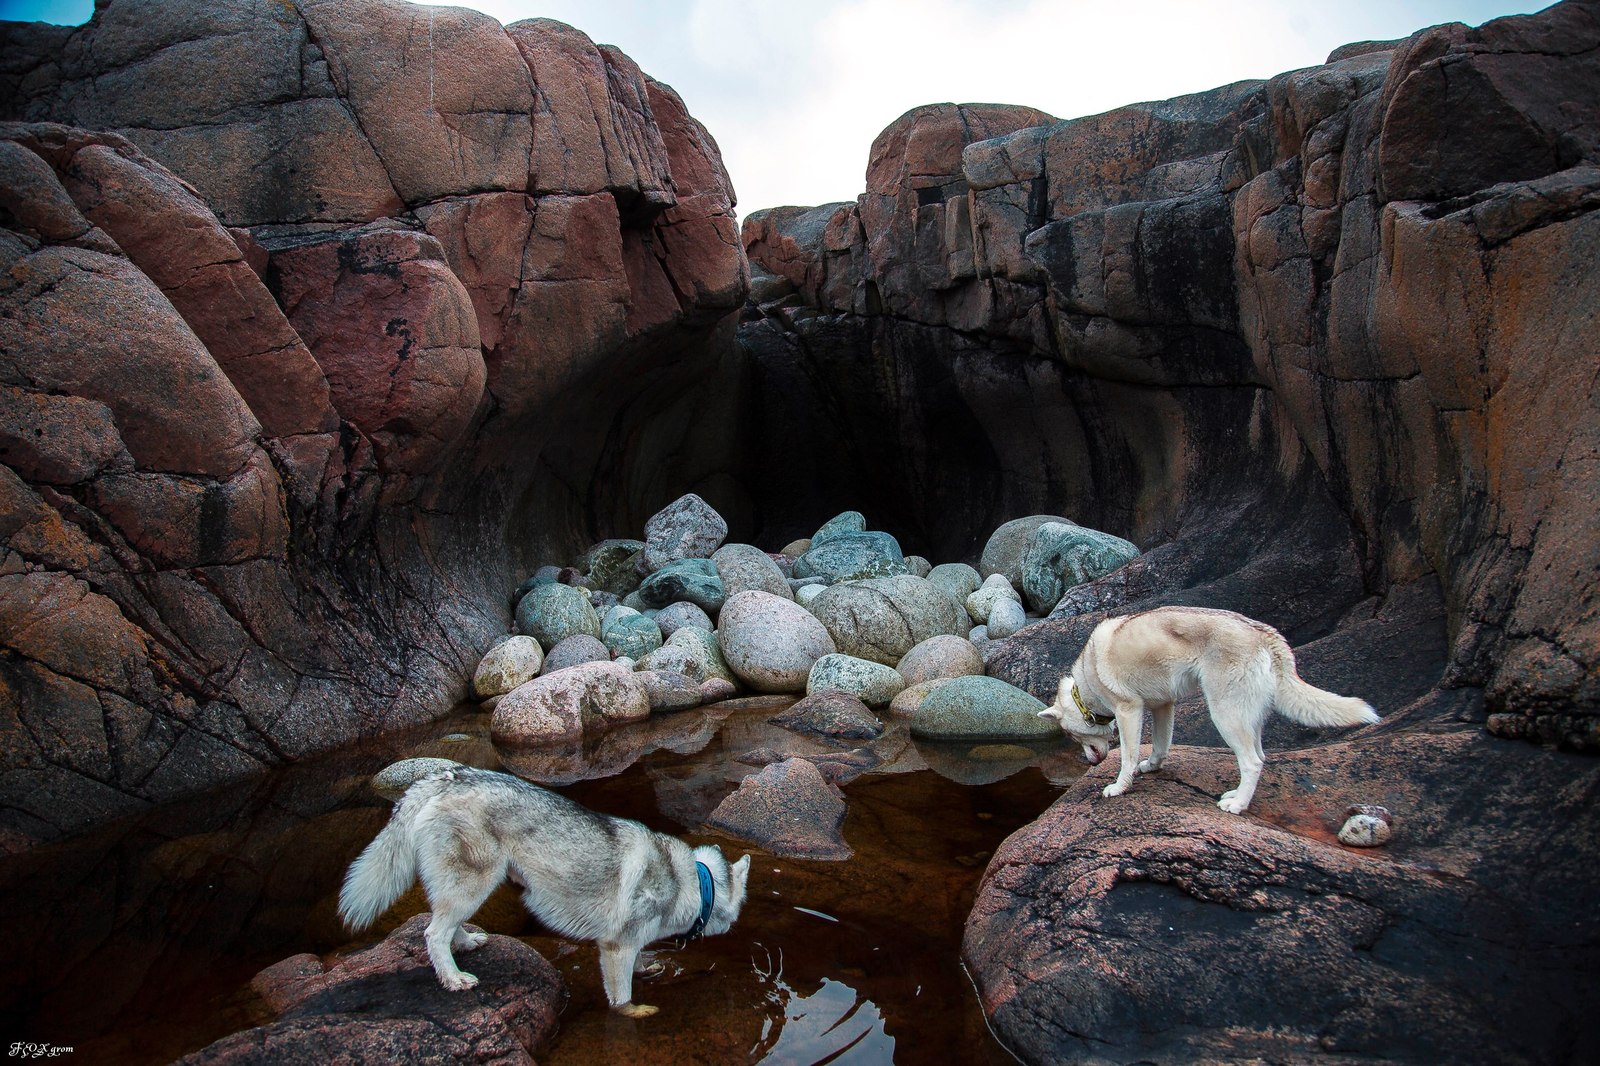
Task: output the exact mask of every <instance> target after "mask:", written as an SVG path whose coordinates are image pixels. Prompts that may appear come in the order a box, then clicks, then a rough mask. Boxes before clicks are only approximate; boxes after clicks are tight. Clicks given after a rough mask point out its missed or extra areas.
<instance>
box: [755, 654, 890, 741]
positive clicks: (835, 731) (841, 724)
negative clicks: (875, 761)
mask: <svg viewBox="0 0 1600 1066" xmlns="http://www.w3.org/2000/svg"><path fill="white" fill-rule="evenodd" d="M819 661H821V660H819ZM768 721H770V722H771V723H772V724H773V725H776V726H782V727H783V728H784V729H787V730H790V731H791V732H795V733H802V734H807V735H810V736H818V737H832V738H846V739H850V740H871V739H872V738H873V737H876V736H879V735H881V734H882V733H883V723H882V722H880V721H879V720H878V716H877V715H875V714H873V713H872V712H871V711H870V710H868V709H867V705H866V704H865V703H863V702H862V701H861V699H860V698H859V697H857V696H856V695H854V694H853V693H850V692H841V691H838V690H835V689H825V690H823V691H821V692H817V693H814V694H812V695H810V696H807V697H806V698H805V699H803V700H800V701H799V702H798V703H796V704H795V705H794V706H793V707H790V708H789V709H788V710H787V711H784V712H783V713H782V714H777V715H774V716H773V717H772V718H770V719H768Z"/></svg>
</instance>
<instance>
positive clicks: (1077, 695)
mask: <svg viewBox="0 0 1600 1066" xmlns="http://www.w3.org/2000/svg"><path fill="white" fill-rule="evenodd" d="M1196 692H1199V693H1201V694H1202V695H1204V696H1205V700H1206V706H1207V707H1209V708H1210V710H1211V721H1212V723H1213V724H1214V725H1215V726H1216V727H1217V732H1218V733H1220V734H1222V739H1223V740H1224V741H1226V742H1227V744H1228V747H1230V748H1232V749H1233V754H1234V755H1235V756H1237V757H1238V760H1239V787H1238V788H1235V789H1232V790H1231V791H1228V792H1224V793H1223V794H1222V799H1221V800H1220V801H1219V802H1218V803H1217V806H1218V807H1221V808H1222V809H1223V810H1225V811H1227V812H1228V813H1229V814H1240V813H1242V812H1243V811H1244V810H1245V808H1247V807H1249V806H1250V800H1251V797H1253V796H1254V795H1255V792H1256V782H1257V781H1258V780H1260V778H1261V766H1262V763H1263V762H1265V758H1266V757H1265V756H1264V755H1263V754H1262V752H1261V730H1262V727H1263V726H1265V725H1266V721H1267V714H1268V713H1269V712H1270V711H1271V709H1272V708H1273V707H1274V706H1276V707H1277V709H1278V711H1279V712H1280V713H1282V714H1283V715H1284V716H1286V717H1288V718H1290V719H1292V720H1294V721H1296V722H1299V723H1300V724H1302V725H1310V726H1352V725H1366V724H1370V723H1372V722H1376V721H1378V714H1377V712H1376V711H1374V710H1373V709H1372V708H1371V707H1370V706H1369V705H1368V704H1367V703H1365V702H1364V701H1362V700H1358V699H1355V698H1354V697H1350V696H1338V695H1335V694H1334V693H1332V692H1324V691H1323V690H1322V689H1320V688H1316V687H1314V686H1312V685H1308V684H1306V683H1305V682H1304V681H1302V680H1300V675H1299V674H1298V673H1296V672H1295V666H1294V653H1293V652H1292V651H1290V650H1289V642H1288V641H1286V640H1284V639H1283V634H1282V633H1279V632H1278V631H1277V630H1276V629H1273V628H1272V627H1271V626H1269V625H1267V624H1266V623H1264V622H1257V621H1255V620H1254V619H1251V618H1246V617H1245V616H1244V615H1242V614H1234V613H1233V612H1232V611H1216V610H1211V609H1209V608H1206V607H1158V608H1157V609H1155V610H1153V611H1145V612H1143V613H1142V614H1132V615H1125V616H1123V617H1121V618H1108V619H1106V620H1105V621H1104V622H1101V623H1100V624H1099V625H1097V626H1095V628H1094V632H1093V633H1091V634H1089V640H1088V643H1086V644H1084V646H1083V651H1082V652H1080V653H1079V654H1078V658H1077V661H1076V662H1074V663H1073V664H1072V671H1071V673H1069V674H1068V675H1067V676H1066V677H1063V678H1062V679H1061V685H1060V687H1059V688H1058V690H1057V691H1056V701H1055V703H1054V704H1052V705H1051V706H1049V707H1048V708H1046V709H1045V710H1042V711H1040V712H1039V717H1041V718H1054V719H1056V720H1057V721H1059V722H1060V723H1061V728H1062V729H1063V730H1065V731H1066V732H1067V733H1068V734H1069V735H1070V736H1071V737H1072V738H1073V739H1074V740H1076V741H1078V742H1079V743H1080V744H1082V745H1083V754H1084V757H1085V758H1087V759H1088V760H1089V762H1091V763H1096V764H1097V763H1099V762H1100V760H1102V759H1104V758H1105V757H1106V753H1107V752H1108V751H1110V749H1111V734H1112V733H1113V732H1115V733H1118V734H1120V736H1121V738H1122V766H1121V768H1120V769H1119V770H1118V772H1117V779H1116V780H1115V781H1113V782H1112V783H1111V784H1109V785H1107V786H1106V787H1105V789H1104V791H1103V793H1102V794H1103V795H1106V796H1120V795H1122V794H1123V793H1124V792H1126V791H1128V787H1129V786H1130V785H1132V784H1133V775H1134V773H1135V772H1136V771H1137V772H1139V773H1149V772H1150V771H1152V770H1156V769H1159V768H1160V766H1161V764H1162V762H1163V761H1164V760H1165V759H1166V757H1167V750H1168V749H1169V748H1170V747H1171V746H1172V705H1173V702H1174V701H1176V700H1180V699H1183V698H1184V697H1186V696H1192V695H1194V694H1195V693H1196ZM1146 710H1149V712H1150V717H1151V719H1152V721H1151V737H1150V757H1149V758H1148V759H1145V760H1144V761H1143V762H1139V741H1140V739H1141V737H1140V734H1141V733H1142V732H1143V729H1144V712H1145V711H1146Z"/></svg>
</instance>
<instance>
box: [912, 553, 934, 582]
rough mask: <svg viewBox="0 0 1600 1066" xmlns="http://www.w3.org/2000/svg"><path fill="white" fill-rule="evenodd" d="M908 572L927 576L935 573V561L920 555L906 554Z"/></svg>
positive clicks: (916, 575) (915, 575)
mask: <svg viewBox="0 0 1600 1066" xmlns="http://www.w3.org/2000/svg"><path fill="white" fill-rule="evenodd" d="M906 573H908V574H910V575H911V576H912V577H927V576H928V575H929V574H931V573H933V563H932V562H930V561H929V560H927V559H924V558H923V557H922V556H920V555H908V556H906Z"/></svg>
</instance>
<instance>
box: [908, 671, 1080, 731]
mask: <svg viewBox="0 0 1600 1066" xmlns="http://www.w3.org/2000/svg"><path fill="white" fill-rule="evenodd" d="M1044 709H1045V703H1044V701H1042V700H1039V699H1036V698H1034V697H1033V696H1032V695H1030V694H1029V693H1027V692H1024V691H1023V690H1022V689H1019V688H1017V687H1015V686H1013V685H1008V684H1006V683H1005V682H1004V681H1001V680H1000V679H999V678H995V677H981V676H977V677H956V678H951V679H949V680H948V681H946V682H945V683H944V684H942V685H939V686H937V687H935V688H932V689H931V690H930V691H929V693H928V694H927V696H925V697H924V698H923V700H922V702H921V703H919V704H918V705H917V707H916V710H915V713H914V714H913V715H912V717H911V735H912V736H914V737H918V738H921V739H924V740H1041V739H1050V738H1059V737H1060V736H1061V726H1060V724H1059V723H1057V722H1056V721H1054V720H1053V719H1049V718H1040V717H1039V712H1040V711H1042V710H1044Z"/></svg>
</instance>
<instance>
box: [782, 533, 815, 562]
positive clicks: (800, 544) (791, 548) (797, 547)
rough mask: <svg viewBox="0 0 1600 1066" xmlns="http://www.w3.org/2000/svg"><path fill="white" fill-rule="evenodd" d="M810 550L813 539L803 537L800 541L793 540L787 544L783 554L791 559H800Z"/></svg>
mask: <svg viewBox="0 0 1600 1066" xmlns="http://www.w3.org/2000/svg"><path fill="white" fill-rule="evenodd" d="M810 550H811V538H810V537H801V538H800V539H799V540H791V541H790V542H789V543H787V544H785V545H784V546H783V548H782V549H781V553H782V554H784V555H787V556H788V557H789V558H791V559H798V558H800V556H802V555H804V554H805V553H806V552H808V551H810Z"/></svg>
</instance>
